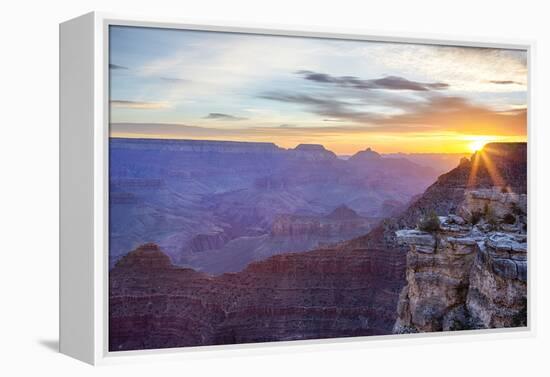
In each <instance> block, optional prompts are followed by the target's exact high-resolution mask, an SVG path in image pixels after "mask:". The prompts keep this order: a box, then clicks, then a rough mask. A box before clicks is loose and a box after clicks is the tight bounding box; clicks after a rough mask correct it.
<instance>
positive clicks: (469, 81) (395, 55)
mask: <svg viewBox="0 0 550 377" xmlns="http://www.w3.org/2000/svg"><path fill="white" fill-rule="evenodd" d="M363 56H365V57H366V58H367V59H369V61H370V62H371V63H375V64H379V65H382V66H384V67H385V68H386V69H387V70H392V69H394V70H397V71H398V72H400V74H401V75H404V76H409V75H412V76H413V77H417V76H419V75H420V76H421V77H432V78H434V79H436V80H437V81H441V82H445V83H447V84H449V88H452V89H453V90H457V91H469V92H472V93H473V92H499V93H500V92H509V91H517V90H518V88H517V87H515V86H513V85H510V86H508V85H500V86H499V85H494V84H493V83H491V82H489V81H487V77H491V79H492V80H494V81H515V82H516V83H518V84H519V85H522V86H524V87H525V80H526V77H527V54H526V51H524V50H506V49H495V48H474V47H457V46H440V45H416V44H373V45H371V47H370V48H369V49H368V50H365V51H364V55H363ZM523 90H525V88H524V89H523Z"/></svg>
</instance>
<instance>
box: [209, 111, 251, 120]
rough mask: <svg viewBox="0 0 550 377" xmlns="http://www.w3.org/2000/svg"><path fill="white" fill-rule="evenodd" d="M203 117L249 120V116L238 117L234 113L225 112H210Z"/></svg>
mask: <svg viewBox="0 0 550 377" xmlns="http://www.w3.org/2000/svg"><path fill="white" fill-rule="evenodd" d="M203 119H213V120H229V121H238V120H247V119H248V118H243V117H237V116H234V115H230V114H223V113H210V114H208V115H207V116H205V117H203Z"/></svg>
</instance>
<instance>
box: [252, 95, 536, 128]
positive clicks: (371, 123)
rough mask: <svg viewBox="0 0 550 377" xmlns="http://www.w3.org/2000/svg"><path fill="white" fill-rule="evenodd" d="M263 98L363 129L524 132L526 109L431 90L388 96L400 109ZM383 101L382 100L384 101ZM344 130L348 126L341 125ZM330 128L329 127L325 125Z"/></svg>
mask: <svg viewBox="0 0 550 377" xmlns="http://www.w3.org/2000/svg"><path fill="white" fill-rule="evenodd" d="M261 98H264V99H270V100H274V101H280V102H291V103H295V104H299V105H303V106H304V107H305V109H306V111H309V112H311V113H313V114H316V115H319V116H322V117H325V118H324V119H323V120H324V121H326V120H327V119H328V120H330V121H340V122H348V123H352V124H357V125H360V126H361V130H362V132H372V131H377V132H425V131H431V132H433V131H441V132H461V133H469V134H502V135H524V134H525V133H526V124H527V120H526V109H525V108H519V109H514V110H511V111H510V110H507V111H499V110H493V109H490V108H487V107H483V106H481V105H478V104H474V103H472V102H470V101H468V100H467V99H466V98H464V97H461V96H448V95H441V94H439V93H430V94H427V95H425V96H424V97H423V98H421V99H420V98H419V99H417V100H415V101H407V100H403V99H400V98H393V97H388V98H386V99H385V101H387V105H388V106H391V105H393V106H394V107H395V108H396V109H397V110H398V111H395V112H394V113H384V112H382V111H378V112H377V111H366V110H364V109H365V108H368V107H367V106H365V105H364V104H362V103H358V102H353V101H351V100H342V99H338V98H328V97H317V96H311V95H305V94H296V93H294V94H293V93H288V94H285V93H281V92H275V93H267V94H263V95H262V96H261ZM381 103H382V102H381ZM337 128H339V129H341V130H342V131H344V130H345V129H346V128H341V127H337ZM324 129H325V130H326V128H324Z"/></svg>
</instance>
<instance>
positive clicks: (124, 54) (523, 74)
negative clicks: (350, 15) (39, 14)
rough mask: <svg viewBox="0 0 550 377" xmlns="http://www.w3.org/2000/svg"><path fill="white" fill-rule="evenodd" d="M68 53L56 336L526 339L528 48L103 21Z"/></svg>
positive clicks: (98, 351)
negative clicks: (513, 335) (512, 335)
mask: <svg viewBox="0 0 550 377" xmlns="http://www.w3.org/2000/svg"><path fill="white" fill-rule="evenodd" d="M60 47H61V48H60V51H61V55H60V76H61V82H60V92H61V109H60V119H61V126H60V127H61V132H60V145H61V150H60V153H61V157H60V160H61V161H60V171H61V190H60V191H61V194H60V195H61V210H60V214H61V250H60V263H61V265H60V270H61V276H60V296H61V300H60V301H61V305H60V328H61V330H60V348H61V351H62V352H64V353H67V354H69V355H71V356H74V357H76V358H78V359H81V360H84V361H86V362H89V363H99V362H107V361H111V360H120V359H121V357H124V356H126V357H131V356H140V357H142V356H143V355H148V354H159V353H166V352H167V351H170V352H174V351H175V350H176V351H178V352H179V351H181V352H185V351H188V350H197V349H206V350H212V349H213V348H212V347H210V346H224V347H222V349H232V348H235V347H241V348H242V345H248V346H254V345H258V344H260V343H261V344H263V345H266V344H267V345H270V344H271V345H274V344H281V342H282V343H283V344H284V345H286V346H293V345H295V344H304V343H306V344H307V343H308V342H318V341H324V342H328V341H332V342H341V341H344V340H346V341H349V340H355V341H367V340H372V339H388V338H389V339H392V340H394V341H395V342H399V341H401V339H403V338H408V337H418V336H424V335H428V334H431V335H434V334H438V335H441V336H450V335H456V334H462V335H464V336H471V337H478V336H498V334H501V333H503V332H505V333H509V332H517V333H523V334H525V333H529V332H530V331H532V327H531V325H532V323H531V322H532V318H531V313H530V310H529V308H530V305H531V301H530V300H529V296H530V295H529V292H530V290H531V284H530V283H529V282H530V281H531V279H532V273H531V270H530V269H529V267H528V266H529V264H530V263H531V262H532V255H531V253H530V252H528V249H529V248H528V245H529V242H528V239H529V237H528V234H529V226H528V224H529V214H530V211H529V205H528V203H529V185H528V170H529V169H528V167H529V159H528V154H529V153H528V129H529V117H528V114H529V90H530V86H529V81H530V70H529V58H530V54H531V49H532V46H531V45H530V44H529V43H515V42H512V43H510V42H498V43H496V42H494V41H481V40H477V41H460V40H433V39H427V38H422V37H407V36H396V35H394V36H391V35H362V34H360V33H347V32H344V33H343V32H332V31H323V30H303V31H295V30H276V29H265V30H264V29H253V28H245V27H242V26H236V25H225V26H221V25H218V26H212V25H194V24H186V23H178V22H163V21H159V20H147V19H136V18H134V19H132V18H124V17H119V16H110V15H102V14H97V13H91V14H88V15H84V16H82V17H79V18H76V19H74V20H70V21H67V22H66V23H63V24H62V25H61V29H60ZM238 345H241V346H238ZM215 349H216V350H219V347H216V348H215Z"/></svg>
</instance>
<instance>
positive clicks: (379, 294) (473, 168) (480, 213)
mask: <svg viewBox="0 0 550 377" xmlns="http://www.w3.org/2000/svg"><path fill="white" fill-rule="evenodd" d="M270 148H271V147H270ZM305 149H308V148H305ZM313 149H314V150H315V153H316V157H315V159H318V158H320V159H324V158H325V157H326V158H328V159H329V161H333V162H334V163H335V164H339V162H336V161H338V160H337V159H336V160H334V159H333V157H329V154H327V153H325V152H323V151H322V150H320V148H318V147H315V148H313ZM319 152H320V153H321V155H317V153H319ZM366 152H367V153H363V154H362V155H363V156H360V159H364V158H365V157H366V159H367V160H369V161H370V160H372V159H375V160H377V159H379V158H381V157H380V156H376V155H374V154H373V153H371V152H373V151H366ZM273 153H277V152H273ZM300 153H301V152H300ZM364 155H366V156H364ZM300 158H303V156H301V157H300ZM358 158H359V157H358ZM308 177H311V176H310V175H308ZM271 178H272V177H264V182H263V183H262V185H263V187H266V185H267V186H268V187H272V186H274V187H280V184H279V183H280V181H279V183H277V184H275V183H274V181H273V180H271ZM434 180H435V182H434V183H433V184H432V185H431V186H429V187H427V189H426V190H425V191H424V193H423V194H422V195H419V196H415V195H411V200H410V203H409V205H407V206H406V208H405V209H404V210H401V211H398V210H396V208H398V206H396V207H392V208H393V211H395V212H394V213H393V214H392V215H390V216H389V217H386V218H384V219H382V220H379V221H378V220H376V221H375V223H371V220H374V216H373V218H372V219H371V218H369V217H368V216H365V215H364V214H363V213H361V211H358V210H355V208H354V207H353V206H351V205H348V204H346V205H345V206H343V205H342V203H340V204H338V205H334V203H331V206H330V209H325V210H323V211H318V212H316V213H315V215H314V216H311V214H310V213H303V212H301V211H296V212H294V213H291V214H288V213H287V214H285V213H284V212H283V213H279V214H278V215H277V216H274V217H273V218H272V220H271V221H270V222H269V228H267V229H269V231H268V232H265V229H266V228H261V229H257V232H258V233H256V234H254V233H253V232H250V235H248V236H241V237H245V238H258V237H260V238H261V240H264V241H265V239H269V238H276V237H283V238H284V239H285V240H288V239H292V238H293V237H295V236H296V235H298V236H299V237H298V238H301V237H302V235H303V234H304V233H306V234H312V235H316V237H317V235H319V234H321V235H323V234H324V235H328V236H332V235H337V234H339V233H340V232H343V233H345V232H348V231H349V232H350V233H349V235H350V236H351V237H353V238H351V239H348V240H345V239H336V237H335V240H334V242H329V243H327V244H320V245H319V244H318V245H317V246H316V247H313V248H312V249H311V250H309V251H303V252H282V253H277V254H276V255H269V253H266V254H265V257H261V258H260V259H259V260H254V259H252V260H251V261H250V262H249V263H248V264H246V266H245V267H243V268H242V269H239V268H235V269H234V271H230V272H224V271H222V270H217V271H218V272H217V273H206V272H205V271H201V270H198V269H194V268H190V267H189V265H188V264H187V265H186V264H185V263H174V256H173V255H170V253H169V252H167V251H166V250H165V249H164V247H163V246H162V245H160V244H157V243H156V242H155V243H145V242H143V243H142V244H140V245H138V246H137V247H134V248H133V251H126V252H125V253H124V254H123V255H121V256H120V257H119V258H117V259H116V261H114V262H113V266H112V268H111V270H110V273H109V348H110V350H111V351H117V350H132V349H148V348H166V347H182V346H200V345H213V344H234V343H249V342H265V341H284V340H298V339H320V338H333V337H348V336H371V335H382V334H391V333H408V332H430V331H442V330H445V331H446V330H464V329H479V328H495V327H521V326H525V325H526V323H527V285H526V283H527V235H526V234H527V216H526V213H527V199H526V198H527V197H526V195H527V148H526V144H525V143H494V144H488V145H487V146H486V147H485V148H484V149H483V151H480V152H477V153H475V154H474V155H473V156H472V157H471V158H470V159H467V158H463V159H462V160H461V161H460V162H459V163H458V164H457V166H456V167H455V168H454V169H452V170H451V171H449V172H448V173H445V174H443V175H440V176H439V177H438V178H437V179H434ZM265 181H268V182H270V183H266V182H265ZM287 184H288V182H287V183H285V184H284V185H283V186H284V187H288V186H286V185H287ZM138 186H139V185H138ZM125 200H128V199H127V198H126V199H125ZM340 200H341V198H340ZM388 200H389V199H388ZM390 207H391V206H390ZM352 208H353V209H352ZM430 216H432V217H434V216H435V217H437V224H438V226H437V228H436V229H434V230H432V229H428V228H426V227H425V225H424V222H425V220H426V219H427V218H429V217H430ZM326 224H328V225H326ZM343 224H345V225H343ZM363 226H365V227H368V228H369V230H368V231H365V233H364V234H363V235H356V234H353V232H355V231H357V232H359V231H361V232H363V231H362V230H361V229H362V227H363ZM220 230H221V231H225V230H224V229H223V227H220ZM227 234H231V230H230V231H228V233H227ZM241 237H239V238H241ZM262 237H263V238H262ZM346 237H347V236H346ZM346 237H342V238H346ZM316 240H318V238H316ZM238 241H239V239H238V238H237V239H233V240H232V241H229V242H228V243H227V244H230V243H231V242H234V243H235V245H234V246H235V248H234V249H233V250H238V249H239V247H238V246H239V243H238ZM256 241H257V240H256ZM197 242H199V241H197ZM201 242H202V240H201ZM217 242H225V241H224V240H221V241H219V240H217V239H216V238H215V237H214V238H213V239H210V240H208V241H204V244H200V245H199V246H196V247H198V248H199V249H202V251H196V252H194V253H193V254H194V255H201V254H205V253H206V254H207V253H209V252H211V250H210V251H209V248H211V247H214V248H215V247H218V246H217ZM227 244H226V245H227ZM247 244H248V241H247V242H243V245H247ZM130 250H132V249H130ZM231 250H232V249H227V250H226V251H228V252H226V253H223V254H224V255H225V256H226V258H227V260H231V259H232V257H231V255H237V254H232V253H231ZM254 250H257V249H254ZM212 255H214V254H212ZM217 256H221V255H219V254H218V255H217ZM233 259H235V258H233ZM236 259H238V258H236ZM249 259H250V258H249ZM243 260H246V258H245V259H243ZM227 263H229V262H227ZM239 263H242V262H239ZM224 264H225V262H224Z"/></svg>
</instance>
